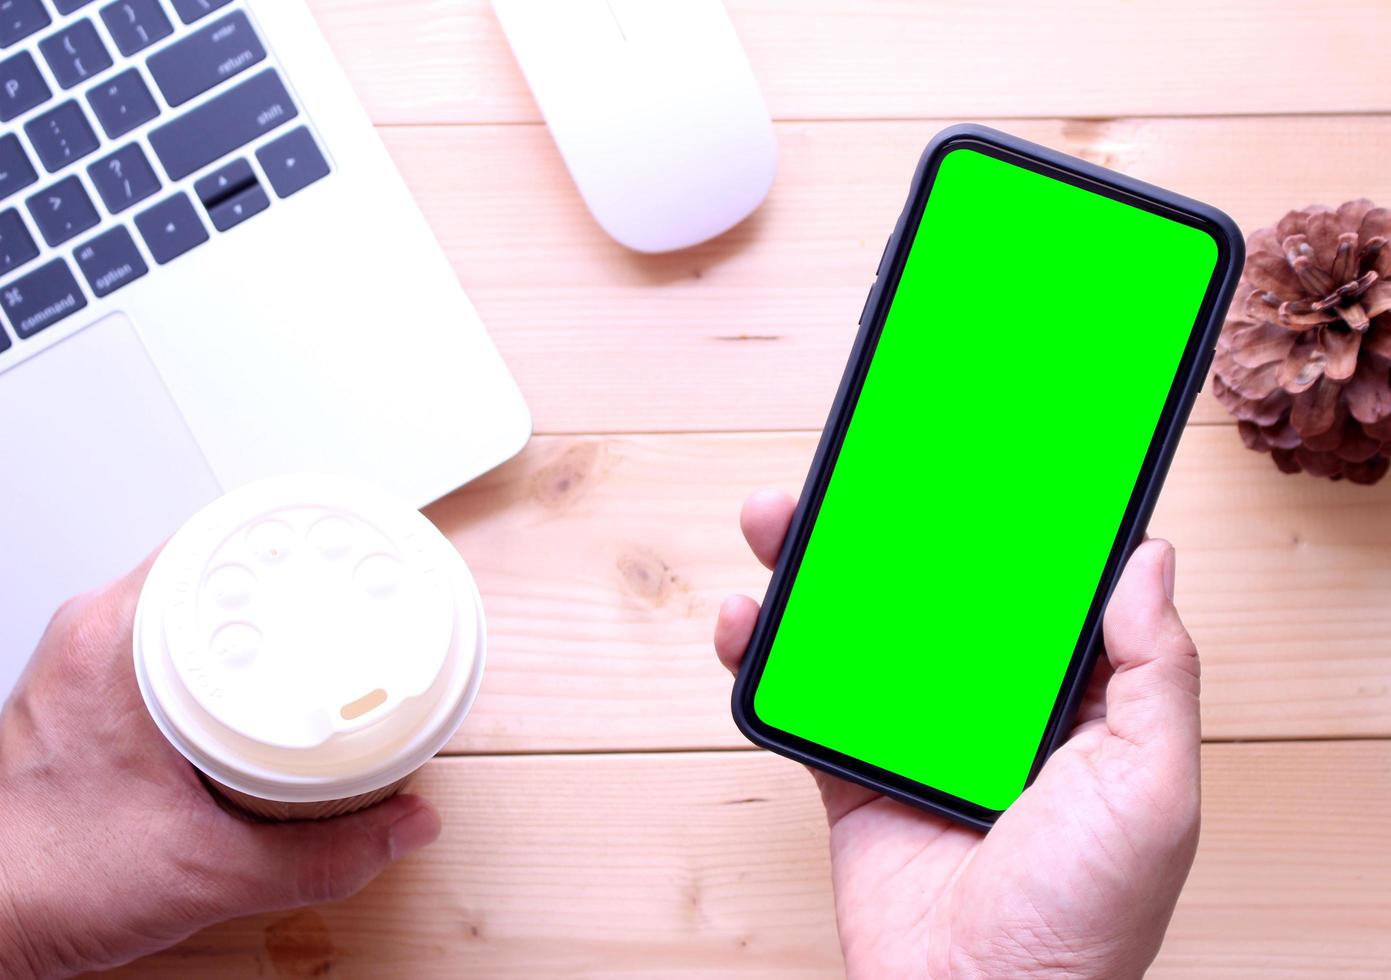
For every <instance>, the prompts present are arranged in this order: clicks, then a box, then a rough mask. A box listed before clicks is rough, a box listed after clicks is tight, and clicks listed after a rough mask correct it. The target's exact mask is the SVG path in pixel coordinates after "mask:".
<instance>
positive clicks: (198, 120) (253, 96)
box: [150, 68, 299, 180]
mask: <svg viewBox="0 0 1391 980" xmlns="http://www.w3.org/2000/svg"><path fill="white" fill-rule="evenodd" d="M297 115H299V110H298V109H296V108H295V104H294V102H292V101H291V100H290V93H289V92H287V91H285V86H284V84H283V83H282V82H281V81H280V75H279V74H277V73H276V71H275V69H274V68H268V69H266V70H265V71H263V72H261V73H260V74H259V75H254V76H252V77H251V78H249V79H247V80H246V81H244V82H239V83H238V84H237V86H236V87H235V88H232V89H228V90H227V91H226V92H223V93H222V94H221V95H217V96H214V97H213V98H211V99H209V100H208V101H207V102H204V103H203V104H202V105H200V106H198V107H197V108H196V109H194V110H192V111H191V112H188V113H186V114H184V115H183V116H180V117H179V118H178V119H175V120H174V121H173V122H168V123H165V124H164V125H163V126H160V127H159V128H158V129H153V130H151V131H150V145H151V146H152V147H154V151H155V154H156V155H157V156H158V157H159V159H160V162H161V163H163V164H164V169H165V170H166V171H167V172H168V173H169V177H170V179H171V180H182V179H183V178H184V177H187V176H188V175H189V174H191V173H193V172H194V171H195V170H201V169H203V168H204V167H206V166H207V165H208V164H210V163H212V162H213V161H214V160H217V159H219V158H221V157H224V156H226V155H227V154H229V153H231V152H232V151H233V150H235V149H237V148H238V147H240V146H244V145H246V144H247V143H250V142H251V141H252V140H254V139H256V138H257V137H258V136H261V135H262V134H264V133H268V132H270V131H271V130H273V129H275V128H276V127H278V126H282V125H284V124H285V123H287V122H289V121H290V120H291V119H293V118H295V116H297Z"/></svg>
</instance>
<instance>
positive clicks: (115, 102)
mask: <svg viewBox="0 0 1391 980" xmlns="http://www.w3.org/2000/svg"><path fill="white" fill-rule="evenodd" d="M87 101H88V102H90V103H91V104H92V112H93V113H95V114H96V117H97V122H99V123H101V128H102V129H104V130H106V135H107V136H109V137H111V138H112V139H113V140H114V139H116V138H117V137H118V136H124V135H125V134H126V133H129V132H130V131H131V130H132V129H134V128H135V127H137V126H139V125H141V124H142V123H147V122H149V121H150V120H151V119H153V118H154V117H155V116H157V115H159V106H157V105H155V97H154V96H153V95H151V94H150V89H149V87H148V86H146V84H145V80H144V79H143V78H141V77H140V72H138V71H136V70H135V69H134V68H130V69H127V70H126V71H123V72H121V73H120V74H119V75H114V76H112V77H111V78H108V79H107V80H106V81H104V82H102V83H101V84H100V85H98V86H97V87H96V88H94V89H92V90H91V91H90V92H88V93H87Z"/></svg>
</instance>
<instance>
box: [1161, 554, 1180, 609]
mask: <svg viewBox="0 0 1391 980" xmlns="http://www.w3.org/2000/svg"><path fill="white" fill-rule="evenodd" d="M1176 558H1177V556H1176V554H1175V552H1174V546H1173V545H1169V546H1168V547H1167V548H1165V549H1164V594H1165V595H1167V596H1168V597H1169V601H1170V602H1173V601H1174V563H1175V560H1176Z"/></svg>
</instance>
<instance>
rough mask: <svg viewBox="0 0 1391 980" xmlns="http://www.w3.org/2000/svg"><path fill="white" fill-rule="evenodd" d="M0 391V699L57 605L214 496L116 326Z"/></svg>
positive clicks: (197, 457)
mask: <svg viewBox="0 0 1391 980" xmlns="http://www.w3.org/2000/svg"><path fill="white" fill-rule="evenodd" d="M4 378H5V383H4V384H0V699H3V698H4V697H5V696H6V695H7V694H8V693H9V691H10V689H11V688H12V687H13V686H14V682H15V681H16V680H17V679H18V677H19V673H20V671H21V670H22V669H23V667H24V664H25V662H26V661H27V660H28V659H29V655H30V653H31V652H32V651H33V649H34V645H35V643H37V641H38V639H39V637H40V635H41V634H42V633H43V630H44V627H45V626H46V625H47V623H48V620H49V618H50V617H51V616H52V615H53V611H54V609H56V608H57V606H58V605H59V603H61V602H62V601H63V600H64V599H66V598H67V597H69V596H71V595H75V594H77V593H80V592H85V591H87V590H88V589H92V588H95V587H96V586H99V585H101V584H103V583H105V582H107V581H108V580H110V579H112V578H114V577H116V576H118V575H121V574H123V573H125V572H126V571H128V570H129V569H130V568H131V567H133V566H134V565H136V564H137V563H138V562H139V561H140V560H141V559H142V558H144V557H145V555H147V554H148V553H149V552H150V551H152V550H153V549H155V548H156V547H158V546H159V545H160V544H161V543H163V541H164V539H165V538H167V537H168V536H169V535H170V534H171V533H173V532H174V531H175V530H176V529H177V528H178V526H179V525H180V524H181V523H183V521H184V520H185V519H187V518H188V517H189V516H190V515H191V514H192V513H193V512H194V511H196V510H197V509H198V508H199V507H201V506H202V505H203V504H204V503H206V502H207V501H209V500H211V499H213V498H214V497H216V496H217V495H218V494H219V493H221V488H220V487H219V486H218V483H217V480H216V479H215V478H214V477H213V473H212V470H211V469H210V468H209V467H208V464H207V461H206V460H205V459H204V458H203V455H202V453H201V452H200V451H199V449H198V446H197V443H195V442H194V440H193V436H192V434H191V433H190V432H189V430H188V426H187V424H186V423H185V422H184V419H183V416H182V415H181V414H180V413H179V409H178V407H177V406H176V405H175V404H174V401H173V399H172V398H171V397H170V395H169V392H168V391H167V390H166V388H165V386H164V383H163V382H162V381H161V380H160V378H159V375H158V373H157V372H156V371H155V367H154V364H153V363H152V362H151V361H150V358H149V355H148V354H146V353H145V348H144V346H143V345H142V344H141V342H140V339H139V337H138V336H136V333H135V330H134V328H133V326H132V324H131V322H130V320H129V319H127V318H126V317H125V316H124V315H123V314H120V313H116V314H111V315H110V316H107V317H105V318H103V319H102V320H99V321H97V322H96V323H94V324H93V325H92V326H90V327H88V328H87V329H85V330H82V331H79V332H78V333H76V334H74V335H73V336H72V337H69V338H67V339H66V340H64V341H62V342H61V343H59V344H57V345H56V346H54V347H53V348H51V349H49V350H47V351H44V352H42V353H40V354H38V355H36V356H35V357H33V358H31V359H30V360H27V361H25V362H24V363H22V364H19V365H17V366H16V367H14V368H13V369H11V370H10V371H7V372H5V376H4Z"/></svg>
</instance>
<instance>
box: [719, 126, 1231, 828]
mask: <svg viewBox="0 0 1391 980" xmlns="http://www.w3.org/2000/svg"><path fill="white" fill-rule="evenodd" d="M1242 256H1243V247H1242V241H1241V237H1240V233H1239V232H1238V231H1237V229H1236V226H1235V225H1234V224H1233V223H1232V222H1231V220H1230V219H1229V218H1227V217H1226V216H1225V215H1223V214H1222V213H1221V212H1219V211H1217V210H1215V209H1213V208H1210V207H1208V206H1206V205H1203V204H1199V203H1198V202H1196V201H1191V200H1188V199H1186V198H1183V197H1180V196H1178V195H1177V194H1173V193H1171V192H1168V191H1164V190H1162V189H1160V188H1157V187H1152V186H1150V185H1146V184H1142V183H1140V182H1138V181H1135V180H1132V179H1130V178H1127V177H1125V176H1123V175H1121V174H1117V173H1113V172H1111V171H1107V170H1104V169H1102V168H1100V167H1096V166H1093V165H1091V164H1089V163H1086V162H1085V161H1082V160H1076V159H1073V158H1070V157H1067V156H1064V155H1063V154H1060V153H1056V152H1054V151H1051V150H1048V149H1046V148H1044V147H1041V146H1036V145H1033V144H1030V143H1026V142H1024V141H1023V140H1019V139H1015V138H1014V137H1010V136H1008V135H1006V134H1004V133H1000V132H997V131H994V130H989V129H985V128H983V127H975V126H962V127H955V128H953V129H949V130H946V131H945V132H943V133H941V134H939V135H938V137H937V138H936V139H935V140H934V141H933V142H932V143H931V144H930V145H929V146H928V148H927V150H926V151H925V152H924V154H923V156H922V159H921V161H920V163H919V166H918V171H917V174H916V176H915V178H914V181H913V185H912V188H911V190H910V193H909V195H908V201H907V204H906V205H905V207H904V209H903V213H902V215H901V216H900V217H899V221H898V226H897V228H896V229H895V230H894V233H893V234H892V236H891V237H890V239H889V242H888V244H887V246H886V247H885V250H884V256H883V258H882V259H881V261H880V267H879V270H878V272H877V277H878V278H877V280H876V284H875V286H874V288H873V289H872V290H871V292H870V296H869V299H868V301H867V302H866V304H865V310H864V313H863V315H862V317H861V321H860V322H861V331H860V334H859V336H858V338H857V340H856V343H855V348H854V350H853V352H852V354H851V357H850V361H849V364H848V365H847V367H846V372H845V376H844V379H843V380H842V382H841V388H840V391H839V393H838V395H837V397H836V402H835V406H834V408H833V409H832V411H831V418H830V421H829V422H828V423H827V426H826V430H825V432H824V433H823V435H822V439H821V443H820V445H819V447H818V449H817V454H816V459H815V461H814V462H813V464H812V468H811V472H810V474H809V475H808V478H807V482H806V486H805V488H804V489H803V492H802V497H801V500H800V501H799V503H798V506H797V510H796V511H795V513H794V514H793V515H792V519H791V524H790V528H789V531H788V534H787V542H786V544H785V545H784V547H783V549H782V552H781V554H780V556H779V559H778V563H777V566H776V568H775V569H774V574H773V579H772V582H771V584H770V585H769V588H768V595H767V598H766V599H765V601H764V605H763V610H762V613H761V615H760V617H759V620H758V623H757V626H756V628H755V630H754V632H753V637H752V640H751V641H750V647H749V652H748V656H747V657H746V658H745V661H744V664H743V667H742V669H741V670H740V673H739V678H738V682H737V684H736V687H735V692H734V699H733V711H734V717H735V721H736V722H737V723H738V725H739V727H740V729H741V730H742V731H743V732H744V733H745V734H746V735H747V736H748V737H749V738H750V739H751V740H752V741H754V742H755V743H756V744H758V745H762V746H764V747H766V748H770V749H772V750H774V751H776V752H780V753H782V754H784V755H787V756H790V757H792V758H794V759H798V760H799V761H802V762H805V763H807V764H808V765H811V766H815V767H817V768H820V769H823V770H825V771H826V772H829V773H831V774H833V775H837V776H840V777H842V778H844V779H848V780H852V781H855V782H858V783H861V784H862V785H864V786H866V787H868V788H870V789H872V790H874V791H876V792H879V793H883V794H885V795H888V796H892V797H894V798H896V799H899V800H902V801H905V802H909V803H912V804H914V805H915V806H919V807H923V808H925V809H929V810H932V811H934V812H936V813H940V814H943V815H945V816H949V817H951V818H952V819H954V820H958V821H961V822H963V823H966V824H968V825H970V826H972V827H976V828H987V827H989V826H990V825H991V824H992V823H994V822H995V821H996V820H997V819H999V817H1000V815H1001V814H1002V813H1004V812H1005V811H1006V810H1007V808H1009V807H1010V806H1011V805H1012V804H1013V803H1014V802H1015V800H1017V799H1018V798H1019V796H1020V794H1021V793H1022V792H1024V790H1025V788H1026V787H1027V786H1028V785H1029V784H1030V782H1031V781H1032V780H1033V779H1035V778H1036V777H1037V774H1038V773H1039V771H1040V770H1041V769H1042V767H1043V764H1044V762H1045V761H1046V760H1047V758H1048V756H1049V755H1050V754H1051V753H1052V752H1053V751H1054V750H1056V749H1057V747H1058V746H1059V745H1060V744H1061V743H1062V742H1063V740H1064V739H1065V738H1066V737H1067V735H1068V732H1069V731H1070V730H1071V727H1072V719H1073V716H1074V713H1075V711H1076V709H1077V706H1078V703H1079V701H1080V699H1081V697H1082V695H1083V693H1084V690H1085V687H1086V684H1087V681H1088V678H1089V677H1090V676H1091V674H1092V665H1093V663H1095V661H1096V658H1097V656H1098V654H1099V652H1100V649H1101V622H1102V610H1103V609H1104V608H1105V604H1106V601H1107V599H1108V598H1109V597H1110V595H1111V593H1112V591H1113V589H1114V588H1115V587H1116V583H1117V580H1118V579H1119V576H1120V572H1121V568H1122V567H1123V566H1124V564H1125V560H1126V558H1127V557H1128V556H1129V555H1130V553H1131V552H1132V551H1133V550H1134V549H1135V548H1136V547H1137V546H1138V545H1139V543H1140V542H1141V541H1142V540H1143V538H1144V533H1145V526H1146V524H1147V522H1148V520H1149V515H1150V513H1151V511H1152V509H1153V506H1154V502H1155V500H1156V499H1157V497H1158V494H1159V490H1160V487H1161V486H1162V484H1163V479H1164V474H1165V472H1166V470H1167V469H1168V465H1169V462H1170V460H1171V459H1172V458H1173V454H1174V450H1175V448H1176V447H1177V445H1178V439H1179V436H1180V434H1181V433H1182V431H1183V425H1184V422H1185V421H1186V419H1187V417H1188V412H1189V410H1190V409H1191V407H1192V405H1193V400H1194V399H1195V398H1196V397H1197V393H1198V391H1199V390H1200V388H1201V385H1202V382H1203V379H1204V377H1205V375H1206V372H1207V367H1208V364H1209V363H1210V362H1211V358H1212V353H1213V350H1214V346H1215V343H1216V339H1217V333H1218V331H1219V329H1220V328H1221V323H1222V319H1223V317H1224V315H1225V313H1226V309H1227V305H1228V303H1229V302H1230V300H1231V294H1232V290H1233V288H1234V287H1235V284H1236V281H1237V278H1238V276H1239V275H1240V271H1241V265H1242Z"/></svg>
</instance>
